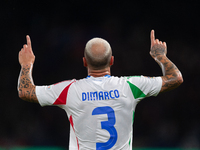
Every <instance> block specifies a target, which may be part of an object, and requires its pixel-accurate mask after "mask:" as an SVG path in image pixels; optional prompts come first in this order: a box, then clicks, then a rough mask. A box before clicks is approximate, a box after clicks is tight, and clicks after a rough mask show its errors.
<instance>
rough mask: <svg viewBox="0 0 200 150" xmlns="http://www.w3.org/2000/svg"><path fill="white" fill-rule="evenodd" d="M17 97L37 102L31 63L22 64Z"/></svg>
mask: <svg viewBox="0 0 200 150" xmlns="http://www.w3.org/2000/svg"><path fill="white" fill-rule="evenodd" d="M18 93H19V97H20V98H22V99H23V100H26V101H29V102H37V97H36V94H35V85H34V83H33V79H32V65H25V66H22V68H21V72H20V75H19V80H18Z"/></svg>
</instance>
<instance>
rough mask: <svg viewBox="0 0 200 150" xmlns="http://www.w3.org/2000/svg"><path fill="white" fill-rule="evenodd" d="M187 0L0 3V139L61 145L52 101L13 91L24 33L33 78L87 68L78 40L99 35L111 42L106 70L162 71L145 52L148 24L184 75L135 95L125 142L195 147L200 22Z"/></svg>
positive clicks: (42, 80) (78, 74)
mask: <svg viewBox="0 0 200 150" xmlns="http://www.w3.org/2000/svg"><path fill="white" fill-rule="evenodd" d="M199 6H200V3H199V2H198V1H197V0H193V1H172V2H170V1H167V0H163V1H158V0H157V1H147V0H146V1H103V0H99V1H94V0H93V1H92V0H88V1H87V0H85V1H78V0H65V1H61V0H56V1H51V0H50V1H42V0H40V1H38V0H34V1H29V0H27V1H22V0H15V1H14V0H2V1H1V6H0V8H1V9H0V19H1V23H0V42H1V44H0V50H1V54H0V61H1V72H0V77H1V87H0V88H1V94H0V101H1V105H0V146H4V147H6V146H61V147H66V148H67V147H68V137H69V121H68V119H67V116H66V114H65V112H64V111H63V110H61V109H60V108H58V107H43V108H42V107H40V106H39V105H38V104H32V103H28V102H25V101H22V100H21V99H19V98H18V93H17V80H18V75H19V72H20V65H19V63H18V52H19V51H20V49H21V48H22V46H23V44H24V43H26V39H25V36H26V35H27V34H28V35H30V37H31V40H32V47H33V51H34V53H35V56H36V61H35V64H34V69H33V79H34V82H35V84H36V85H49V84H53V83H56V82H59V81H62V80H68V79H73V78H76V79H81V78H85V77H86V76H87V71H86V69H85V68H84V67H83V65H82V57H83V50H84V47H85V44H86V42H87V41H88V40H89V39H91V38H93V37H102V38H104V39H106V40H107V41H108V42H109V43H110V44H111V47H112V49H113V55H114V56H115V64H114V66H113V67H112V75H114V76H126V75H146V76H160V75H162V72H161V69H160V67H159V65H157V63H156V62H155V61H154V60H153V59H152V58H151V56H150V55H149V48H150V31H151V29H154V30H155V34H156V38H159V39H160V40H161V41H166V42H167V46H168V55H167V56H168V57H169V58H170V59H171V60H172V61H173V62H174V63H175V64H176V65H177V66H178V68H179V69H180V70H181V72H182V74H183V78H184V83H183V84H182V85H181V86H180V87H179V88H178V89H176V90H173V91H170V92H168V93H164V94H161V95H159V96H157V97H151V98H147V99H144V100H143V101H141V102H140V103H139V104H138V106H137V108H136V113H135V120H134V135H133V137H134V141H133V147H181V148H200V119H199V116H200V110H199V106H200V102H199V95H198V93H199V91H198V90H199V76H200V72H199V66H200V59H199V54H200V37H199V35H200V28H199V27H200V22H199V21H198V20H199V17H200V16H199V13H200V10H199Z"/></svg>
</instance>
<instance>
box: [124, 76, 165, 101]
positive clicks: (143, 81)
mask: <svg viewBox="0 0 200 150" xmlns="http://www.w3.org/2000/svg"><path fill="white" fill-rule="evenodd" d="M126 80H127V83H128V84H129V86H130V88H131V91H132V93H133V95H134V97H135V98H140V99H142V98H145V97H149V96H157V95H158V94H159V92H160V90H161V87H162V78H161V77H146V76H132V77H127V78H126Z"/></svg>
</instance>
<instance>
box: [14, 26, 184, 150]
mask: <svg viewBox="0 0 200 150" xmlns="http://www.w3.org/2000/svg"><path fill="white" fill-rule="evenodd" d="M26 38H27V44H25V45H24V46H23V48H22V49H21V51H20V52H19V63H20V65H21V72H20V76H19V81H18V83H19V84H18V93H19V97H20V98H21V99H23V100H26V101H29V102H36V103H39V104H40V105H41V106H47V105H56V106H59V107H60V108H62V109H64V110H65V111H66V113H67V116H68V119H69V121H70V124H71V126H70V127H71V129H70V144H69V150H96V149H98V150H107V149H109V150H132V125H133V118H134V112H135V107H136V105H137V104H138V102H139V101H140V100H142V99H144V98H145V97H149V96H157V95H158V94H159V93H162V92H165V91H169V90H172V89H174V88H177V87H178V86H179V85H180V84H181V83H182V82H183V78H182V75H181V72H180V71H179V70H178V68H177V67H176V66H175V65H174V64H173V63H172V62H171V61H170V60H169V59H168V58H167V56H166V54H167V46H166V43H165V42H162V41H159V40H158V39H155V36H154V30H152V31H151V48H150V55H151V56H152V57H153V59H154V60H155V61H156V62H157V63H158V64H159V65H160V66H161V69H162V72H163V76H160V77H152V78H149V77H145V76H142V75H141V76H128V77H115V76H111V73H110V67H111V66H112V65H113V62H114V57H113V56H112V50H111V47H110V44H109V43H108V42H107V41H105V40H104V39H101V38H93V39H91V40H90V41H88V42H87V44H86V47H85V52H84V57H83V64H84V66H85V67H86V68H87V70H88V76H87V77H86V78H84V79H81V80H75V79H73V80H68V81H63V82H60V83H57V84H53V85H49V86H35V85H34V83H33V79H32V73H31V72H32V67H33V63H34V60H35V56H34V54H33V51H32V48H31V40H30V37H29V36H27V37H26Z"/></svg>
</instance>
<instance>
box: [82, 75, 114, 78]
mask: <svg viewBox="0 0 200 150" xmlns="http://www.w3.org/2000/svg"><path fill="white" fill-rule="evenodd" d="M90 77H91V76H89V75H88V76H87V77H86V79H88V78H90ZM104 77H107V78H110V77H111V76H110V75H108V74H107V75H105V76H104Z"/></svg>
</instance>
